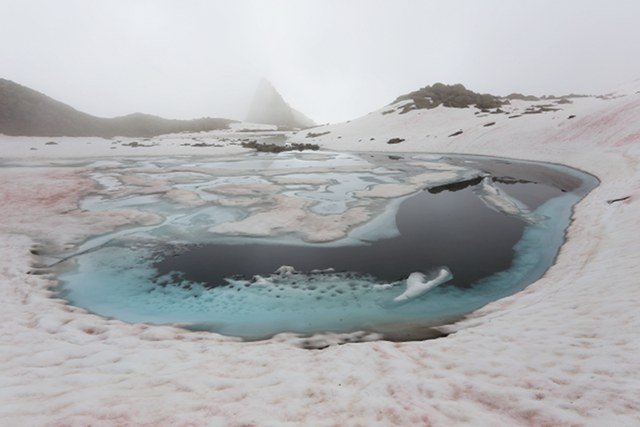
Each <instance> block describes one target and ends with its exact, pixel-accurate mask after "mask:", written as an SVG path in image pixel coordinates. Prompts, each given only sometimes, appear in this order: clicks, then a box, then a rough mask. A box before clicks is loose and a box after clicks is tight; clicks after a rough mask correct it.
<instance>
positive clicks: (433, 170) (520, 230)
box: [54, 152, 597, 340]
mask: <svg viewBox="0 0 640 427" xmlns="http://www.w3.org/2000/svg"><path fill="white" fill-rule="evenodd" d="M86 169H87V171H88V172H87V175H88V176H89V177H90V178H92V179H93V180H94V181H95V182H96V184H97V190H96V192H95V193H93V194H90V195H87V196H86V197H85V198H84V199H83V200H82V201H81V204H80V207H81V208H82V209H85V210H88V211H107V212H109V211H113V212H114V213H117V212H119V211H120V210H122V209H135V210H136V211H142V212H145V213H149V214H152V215H153V218H155V221H153V222H150V223H147V224H144V225H130V226H127V227H123V228H120V229H117V230H115V231H113V232H112V233H108V234H105V235H99V236H95V237H93V238H91V239H88V240H87V241H85V242H84V243H83V244H81V245H80V246H79V247H77V248H75V249H74V251H72V252H71V253H66V254H62V255H60V256H59V259H58V260H57V261H55V263H54V264H55V265H56V266H57V267H56V268H57V269H58V271H59V273H58V275H57V276H58V279H59V285H58V286H57V288H56V290H57V295H58V296H60V297H62V298H64V299H66V300H67V301H68V302H69V303H70V304H72V305H76V306H79V307H83V308H85V309H87V310H89V311H91V312H93V313H96V314H99V315H102V316H106V317H112V318H116V319H120V320H123V321H127V322H145V323H153V324H178V325H180V326H183V327H186V328H191V329H197V330H209V331H213V332H217V333H220V334H223V335H229V336H235V337H240V338H243V339H246V340H255V339H264V338H269V337H271V336H273V335H276V334H278V333H281V332H293V333H297V334H302V335H311V334H314V333H322V332H338V333H341V332H345V333H348V332H354V331H366V332H374V333H379V334H380V336H381V337H386V338H389V339H402V337H416V336H420V332H419V331H420V330H427V329H429V328H431V327H434V326H438V325H442V324H446V323H450V322H453V321H455V320H457V319H460V318H461V317H462V316H464V315H465V314H468V313H470V312H472V311H474V310H476V309H478V308H480V307H482V306H483V305H485V304H487V303H489V302H491V301H494V300H496V299H499V298H502V297H505V296H507V295H511V294H514V293H516V292H518V291H520V290H522V289H523V288H525V287H526V286H527V285H528V284H530V283H532V282H533V281H535V280H537V279H538V278H540V277H541V276H542V275H543V274H544V272H545V271H546V270H547V269H548V268H549V267H550V266H551V265H552V264H553V261H554V259H555V257H556V255H557V253H558V251H559V248H560V246H561V245H562V243H563V241H564V234H565V230H566V228H567V226H568V225H569V223H570V218H571V213H572V207H573V206H574V204H575V203H576V202H578V201H579V200H580V199H581V198H582V197H584V196H585V195H586V194H587V193H588V192H589V191H590V190H591V189H592V188H594V187H595V186H596V185H597V180H596V179H595V178H594V177H592V176H591V175H588V174H585V173H583V172H580V171H578V170H575V169H571V168H568V167H564V166H560V165H555V164H543V163H535V162H524V161H515V160H508V159H500V158H490V157H480V156H459V155H425V154H393V155H388V154H369V153H367V154H356V153H333V152H295V153H294V152H286V153H279V154H267V153H251V154H247V155H242V156H233V157H228V158H214V157H211V158H207V157H199V158H193V157H189V158H171V159H166V158H157V159H135V158H127V159H111V160H98V161H95V162H92V163H88V164H87V165H86Z"/></svg>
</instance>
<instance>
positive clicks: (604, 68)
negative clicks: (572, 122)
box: [0, 0, 640, 123]
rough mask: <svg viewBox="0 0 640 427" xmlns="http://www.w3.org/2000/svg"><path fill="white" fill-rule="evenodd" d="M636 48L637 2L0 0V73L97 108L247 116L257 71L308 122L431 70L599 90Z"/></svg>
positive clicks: (362, 110) (419, 82)
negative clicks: (303, 114)
mask: <svg viewBox="0 0 640 427" xmlns="http://www.w3.org/2000/svg"><path fill="white" fill-rule="evenodd" d="M639 44H640V1H635V0H629V1H626V0H617V1H616V0H604V1H593V0H575V1H571V0H562V1H559V0H531V1H529V0H523V1H512V0H502V1H500V0H493V1H487V0H485V1H475V0H474V1H472V0H470V1H456V0H451V1H441V0H438V1H426V0H425V1H419V0H411V1H402V0H387V1H374V0H366V1H364V0H362V1H357V0H338V1H333V0H321V1H305V0H289V1H268V0H263V1H242V0H233V1H232V0H228V1H213V0H182V1H179V0H175V1H171V0H104V1H102V0H95V1H87V0H55V1H54V0H50V1H47V0H41V1H34V0H0V77H4V78H7V79H10V80H13V81H15V82H17V83H20V84H23V85H25V86H29V87H31V88H33V89H36V90H38V91H41V92H44V93H45V94H47V95H49V96H51V97H53V98H56V99H58V100H60V101H63V102H65V103H67V104H70V105H71V106H73V107H75V108H77V109H79V110H82V111H86V112H88V113H91V114H95V115H99V116H105V117H112V116H117V115H124V114H128V113H132V112H136V111H141V112H146V113H151V114H157V115H161V116H164V117H169V118H194V117H202V116H222V117H229V118H235V119H242V118H244V116H245V114H246V111H247V109H248V106H249V104H250V101H251V97H252V94H253V91H254V90H255V88H256V86H257V84H258V81H259V80H260V78H261V77H266V78H267V79H269V80H270V81H271V82H272V83H273V85H274V86H275V87H276V89H277V90H278V91H279V92H280V93H281V94H282V95H283V97H284V98H285V100H287V101H288V102H289V104H290V105H291V106H293V107H294V108H297V109H298V110H300V111H302V112H303V113H305V114H306V115H307V116H309V117H311V118H312V119H314V120H315V121H316V122H318V123H325V122H336V121H343V120H349V119H352V118H355V117H358V116H361V115H364V114H366V113H368V112H370V111H372V110H375V109H378V108H380V107H382V106H383V105H385V104H388V103H389V102H391V101H393V100H394V99H395V98H396V97H397V96H398V95H401V94H404V93H407V92H409V91H412V90H415V89H418V88H420V87H422V86H425V85H427V84H432V83H434V82H437V81H441V82H445V83H458V82H459V83H463V84H464V85H465V86H467V87H468V88H469V89H472V90H475V91H478V92H489V93H493V94H497V95H507V94H509V93H511V92H523V93H527V94H534V95H544V94H551V93H552V94H564V93H569V92H576V93H578V92H579V93H597V94H600V93H604V92H608V91H612V90H615V89H616V88H617V87H618V86H619V85H621V84H626V83H630V82H632V81H634V80H635V79H637V78H640V54H638V46H639Z"/></svg>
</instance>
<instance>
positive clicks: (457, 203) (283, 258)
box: [154, 183, 561, 287]
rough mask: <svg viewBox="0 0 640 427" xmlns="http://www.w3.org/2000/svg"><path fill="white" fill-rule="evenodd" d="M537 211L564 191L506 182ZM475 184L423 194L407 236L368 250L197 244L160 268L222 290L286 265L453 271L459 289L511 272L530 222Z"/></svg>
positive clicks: (381, 275)
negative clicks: (489, 202) (491, 202)
mask: <svg viewBox="0 0 640 427" xmlns="http://www.w3.org/2000/svg"><path fill="white" fill-rule="evenodd" d="M502 186H503V187H504V188H505V189H507V190H508V192H509V193H510V194H512V195H514V196H517V197H518V198H519V199H520V200H521V201H523V202H525V203H527V205H528V206H530V207H531V208H533V209H535V208H537V207H538V206H539V205H540V204H541V203H543V202H544V201H546V200H548V199H550V198H552V197H555V196H558V195H559V194H561V190H559V189H557V188H555V187H552V186H549V185H545V184H536V183H514V184H510V185H502ZM472 188H473V187H472V186H470V187H467V188H464V189H461V190H458V191H448V190H444V191H441V192H439V193H437V194H431V193H430V192H429V191H422V192H420V193H418V194H416V195H414V196H412V197H410V198H409V199H407V200H405V201H404V202H403V203H402V204H401V205H400V209H399V211H398V214H397V216H396V224H397V227H398V229H399V231H400V236H398V237H395V238H390V239H383V240H377V241H373V242H370V243H369V244H368V245H367V246H339V247H326V246H317V247H314V246H289V245H282V244H273V245H269V244H265V243H258V244H242V245H230V244H206V245H196V246H193V247H191V248H189V249H187V250H186V251H182V252H181V253H178V254H176V255H174V256H170V257H167V258H164V259H162V260H161V261H159V262H157V263H155V264H154V267H155V268H156V269H157V270H158V274H159V275H165V274H168V273H170V272H172V271H179V272H182V273H183V276H182V277H183V278H184V279H186V280H189V281H194V282H200V283H204V284H206V285H207V286H210V287H215V286H220V285H224V284H226V282H225V280H224V279H225V278H227V277H232V276H242V277H244V278H247V279H250V278H251V277H253V276H254V275H268V274H270V273H273V272H274V271H275V270H276V269H278V268H279V267H281V266H283V265H289V266H293V267H294V268H295V269H296V270H299V271H303V272H309V271H311V270H323V269H328V268H333V269H335V270H336V271H350V272H355V273H360V274H364V275H370V276H372V277H373V278H374V279H376V280H378V281H381V282H390V281H397V280H401V279H405V278H406V277H407V276H408V275H409V273H411V272H415V271H427V270H430V269H432V268H434V267H437V266H447V267H449V268H450V269H451V270H452V271H454V272H455V274H454V279H453V280H452V281H451V282H449V283H450V284H452V285H457V286H460V287H468V286H469V285H470V284H472V283H473V282H475V281H477V280H479V279H481V278H483V277H486V276H489V275H491V274H492V273H495V272H497V271H502V270H506V269H507V268H509V266H510V264H511V261H512V259H513V246H514V245H515V244H516V243H517V242H518V241H519V240H520V238H521V237H522V232H523V230H524V227H525V225H526V223H525V222H523V221H522V220H520V219H518V218H514V217H508V216H505V215H504V214H502V213H499V212H496V211H494V210H491V209H488V208H487V207H486V206H485V205H484V204H483V203H482V201H481V200H480V199H479V198H478V197H477V196H476V195H475V194H474V193H473V192H472Z"/></svg>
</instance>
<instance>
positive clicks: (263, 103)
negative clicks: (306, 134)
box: [247, 79, 316, 128]
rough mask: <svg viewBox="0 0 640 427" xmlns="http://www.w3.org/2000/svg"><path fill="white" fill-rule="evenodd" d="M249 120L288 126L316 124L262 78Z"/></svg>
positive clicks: (300, 126) (301, 126) (248, 116)
mask: <svg viewBox="0 0 640 427" xmlns="http://www.w3.org/2000/svg"><path fill="white" fill-rule="evenodd" d="M247 121H248V122H252V123H263V124H268V125H276V126H283V127H288V128H306V127H310V126H315V125H316V124H315V123H314V121H313V120H311V119H310V118H308V117H307V116H305V115H304V114H302V113H301V112H300V111H298V110H295V109H293V108H291V107H290V106H289V104H287V102H286V101H285V100H284V99H283V98H282V96H281V95H280V94H279V93H278V91H277V90H276V89H275V88H274V87H273V85H272V84H271V83H270V82H269V81H268V80H266V79H262V80H261V81H260V84H258V88H257V89H256V93H255V95H254V97H253V102H252V103H251V108H250V109H249V114H247Z"/></svg>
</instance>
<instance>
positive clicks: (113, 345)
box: [0, 87, 640, 426]
mask: <svg viewBox="0 0 640 427" xmlns="http://www.w3.org/2000/svg"><path fill="white" fill-rule="evenodd" d="M637 90H638V88H637V87H634V88H631V89H630V90H628V91H627V95H626V96H624V97H621V98H616V99H609V100H600V99H591V98H589V99H581V100H576V101H575V102H574V104H573V105H568V106H566V107H564V108H565V110H563V111H561V112H560V113H545V114H543V115H538V116H534V115H531V116H529V117H521V118H518V119H513V120H509V119H507V118H504V120H503V121H501V122H499V123H497V124H496V125H495V126H492V127H491V128H483V127H482V126H481V125H475V123H476V121H475V120H477V119H476V117H474V115H473V112H472V111H470V110H450V109H443V108H439V109H436V110H432V111H431V112H430V113H425V114H424V115H421V113H420V112H415V113H408V114H406V115H403V116H396V115H385V116H380V115H377V116H376V115H375V114H372V115H371V117H370V116H365V117H364V118H362V119H358V120H354V121H352V122H351V123H350V124H339V125H334V126H333V127H331V129H332V134H329V135H326V136H325V137H323V138H320V140H319V141H317V142H318V143H321V144H322V145H323V146H325V147H327V148H331V149H336V148H337V149H342V150H357V151H362V150H372V151H385V150H387V151H388V150H389V149H390V148H391V149H393V150H402V151H404V150H406V151H424V152H432V153H435V152H460V153H473V154H485V155H498V156H508V157H513V158H523V159H530V160H541V161H550V162H557V163H564V164H567V165H568V166H572V167H576V168H578V169H581V170H584V171H586V172H588V173H593V174H595V175H596V176H597V177H598V178H599V179H600V180H601V185H600V186H599V187H598V188H596V189H595V190H593V191H592V192H591V193H590V194H589V195H588V196H587V197H586V198H585V199H584V200H583V201H582V202H580V203H579V204H578V205H577V207H576V208H575V211H574V221H573V223H572V224H571V226H570V227H569V229H568V232H567V242H566V243H565V244H564V245H563V247H562V248H561V251H560V254H559V256H558V258H557V262H556V264H555V265H554V266H553V267H552V268H551V269H550V270H549V271H548V272H547V273H546V274H545V275H544V277H543V278H542V279H540V280H539V281H537V282H536V283H534V284H532V285H530V286H529V287H528V288H527V289H525V290H524V291H523V292H520V293H518V294H516V295H514V296H512V297H508V298H505V299H502V300H499V301H497V302H494V303H492V304H490V305H488V306H486V307H484V308H483V309H481V310H479V311H478V312H476V313H474V315H473V316H471V317H470V318H469V319H467V320H465V321H463V322H460V323H458V324H455V325H453V326H451V327H449V328H448V332H449V333H450V335H449V336H447V337H446V338H442V339H437V340H430V341H422V342H420V341H419V342H405V343H392V342H384V341H377V342H370V343H361V344H345V345H342V346H333V347H329V348H327V349H325V350H322V351H320V352H318V351H307V350H302V349H299V348H296V347H292V346H291V345H290V344H289V342H291V340H295V337H289V336H279V337H276V338H275V339H273V340H271V341H268V342H257V343H239V342H235V341H234V340H228V339H222V338H220V337H216V336H212V335H211V334H208V333H198V332H185V331H183V330H181V329H177V328H171V327H157V326H156V327H148V326H145V325H127V324H124V323H122V322H118V321H113V320H108V319H102V318H99V317H97V316H93V315H89V314H86V313H84V312H83V311H82V310H80V309H77V308H73V307H69V306H66V305H64V304H63V303H62V302H61V301H59V300H54V299H51V298H49V292H48V291H47V290H46V287H47V285H48V280H47V277H46V276H45V277H43V276H40V275H37V274H29V273H30V272H31V273H34V272H37V268H34V267H33V266H32V265H31V263H32V256H31V255H30V251H31V250H36V251H37V250H45V251H46V248H34V247H33V238H34V237H38V238H41V237H42V236H47V235H49V234H50V233H51V230H55V233H56V235H58V236H61V237H64V238H61V239H59V240H58V241H52V242H50V244H52V245H62V246H64V245H66V244H73V243H74V242H78V241H80V240H81V239H82V236H84V235H87V234H89V233H90V232H91V231H92V230H95V229H99V230H104V231H105V232H106V231H108V230H110V229H112V228H113V227H117V226H121V225H124V224H127V223H130V222H132V221H136V222H139V223H151V222H152V221H153V218H149V217H145V216H141V215H139V213H136V212H132V211H123V212H120V214H119V215H118V216H113V215H111V216H100V215H95V214H92V216H91V217H89V216H86V215H84V214H83V213H82V212H79V211H77V210H76V208H77V200H78V197H79V195H80V194H84V193H85V192H89V191H94V189H93V188H92V186H91V182H90V181H89V180H88V179H87V178H85V177H83V176H82V173H83V168H82V165H81V164H79V166H78V168H77V170H75V171H74V172H72V173H66V172H65V173H63V172H61V171H59V170H56V168H55V167H52V168H42V167H39V168H33V169H31V170H24V169H21V170H18V169H11V168H0V178H1V181H2V182H3V186H2V188H1V189H0V197H1V199H2V203H1V204H0V214H1V215H2V218H3V221H2V224H1V225H0V233H1V235H2V237H1V238H0V253H1V254H2V257H1V259H0V290H1V292H2V296H3V298H2V301H1V302H0V304H1V307H0V313H1V314H0V316H1V319H2V322H0V344H1V346H0V363H1V364H2V368H0V383H1V384H2V387H0V397H1V400H0V401H1V402H2V403H1V404H0V419H2V420H3V421H2V422H3V423H7V424H8V425H25V424H27V425H83V424H93V425H114V424H115V425H118V424H120V425H132V424H134V425H144V424H147V425H189V424H191V425H242V424H245V425H282V424H287V423H288V424H290V425H428V424H429V423H431V424H432V425H438V426H451V425H505V426H507V425H532V426H534V425H535V426H538V425H553V426H557V425H593V426H600V425H618V426H632V425H637V424H638V423H640V416H639V415H638V414H639V413H640V404H639V403H638V402H640V391H639V390H640V373H639V372H640V369H639V368H640V364H639V362H638V360H637V354H638V351H639V350H640V337H639V336H638V331H639V330H640V316H639V315H638V314H637V307H638V305H639V304H640V293H639V292H638V279H637V277H638V266H637V253H640V243H639V242H638V239H637V237H636V234H637V230H638V228H639V227H640V222H639V220H638V218H640V203H639V200H640V148H639V146H640V143H639V142H640V141H639V138H640V136H639V135H640V134H639V133H638V132H639V131H638V128H637V123H638V120H640V95H638V94H637V93H636V91H637ZM522 108H524V106H523V107H522ZM569 114H571V115H574V114H575V115H576V116H577V117H576V118H575V119H571V120H566V117H565V116H568V115H569ZM374 116H375V117H374ZM382 117H384V119H383V118H382ZM374 119H376V120H374ZM408 122H411V126H409V125H408ZM443 123H444V124H443ZM445 126H446V127H445ZM449 127H464V129H465V132H464V133H463V134H462V135H460V136H459V137H456V138H447V136H446V135H447V132H449V129H448V128H449ZM427 129H428V130H427ZM349 132H351V134H352V135H353V138H352V137H350V136H349V135H350V134H349ZM403 132H404V133H403ZM438 132H439V134H440V135H444V136H441V137H438V138H434V137H430V138H425V136H424V135H426V134H430V135H434V134H438ZM337 135H341V136H342V138H341V139H340V140H337V139H331V138H332V137H336V136H337ZM358 135H360V138H357V136H358ZM369 135H371V136H372V137H373V136H375V138H376V140H375V141H374V142H370V143H369V145H363V143H364V141H363V142H360V141H358V139H364V140H365V141H367V140H369ZM391 135H392V136H393V137H395V136H399V137H403V138H405V139H406V141H405V142H403V143H402V144H399V145H395V146H389V145H387V144H386V142H385V141H386V140H387V138H386V137H387V136H391ZM363 137H366V138H363ZM0 139H1V140H0V149H1V150H2V153H3V157H4V158H8V157H20V158H25V156H27V157H28V156H29V155H34V154H37V155H38V156H40V157H43V153H42V150H38V151H35V152H33V153H31V152H30V150H29V147H30V145H29V144H36V145H34V146H37V147H41V142H40V141H37V142H34V140H33V139H31V138H25V139H21V138H9V137H2V138H0ZM308 142H316V141H308ZM42 143H44V141H42ZM81 143H82V144H84V143H83V142H81V141H77V140H76V141H73V140H70V141H68V143H66V142H65V141H60V145H59V146H48V147H47V150H49V149H50V150H52V151H51V154H50V155H51V159H52V166H55V158H56V156H58V157H65V153H72V152H74V151H75V150H76V148H74V147H75V146H77V145H79V144H81ZM92 145H97V142H94V143H93V144H92ZM158 147H159V148H150V150H151V149H156V150H158V151H159V152H160V153H161V152H162V145H159V146H158ZM56 149H58V151H56ZM216 149H217V148H216ZM136 150H145V148H138V149H136ZM173 150H174V148H167V150H166V151H167V154H171V153H173ZM175 150H176V152H180V153H186V154H191V152H193V151H194V150H198V149H197V148H193V149H191V148H189V147H187V148H183V150H182V151H180V150H178V148H175ZM189 150H191V152H190V151H189ZM217 150H220V151H221V154H223V153H224V151H225V150H226V148H220V149H217ZM235 150H237V148H236V147H233V146H231V147H230V148H229V152H230V153H231V152H236V151H235ZM105 151H106V153H109V152H110V153H109V154H111V155H144V154H146V153H147V152H140V151H134V150H133V149H130V148H128V147H127V148H124V147H123V148H121V149H115V150H110V149H107V150H105ZM196 152H197V151H196ZM5 153H7V155H6V156H5ZM109 154H104V155H105V156H107V155H109ZM44 157H46V156H44ZM627 196H629V198H628V199H625V200H622V201H619V202H614V203H610V204H609V203H607V201H609V200H613V199H620V198H624V197H627ZM70 216H73V220H71V219H70ZM327 339H328V340H330V337H327Z"/></svg>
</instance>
